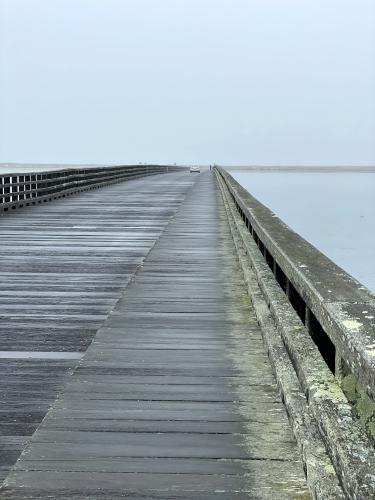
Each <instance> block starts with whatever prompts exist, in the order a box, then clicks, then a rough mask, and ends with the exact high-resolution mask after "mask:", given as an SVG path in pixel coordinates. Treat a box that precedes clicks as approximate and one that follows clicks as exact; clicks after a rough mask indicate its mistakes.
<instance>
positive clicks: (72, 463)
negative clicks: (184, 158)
mask: <svg viewBox="0 0 375 500" xmlns="http://www.w3.org/2000/svg"><path fill="white" fill-rule="evenodd" d="M191 184H194V185H193V186H192V188H191V189H188V188H189V186H190V185H191ZM140 192H142V193H143V194H142V195H141V194H140ZM148 192H149V193H152V196H151V199H150V202H151V205H150V206H149V205H148V203H147V193H148ZM185 194H186V195H187V196H186V198H185V199H183V198H184V196H185ZM140 196H141V200H140V198H139V197H140ZM101 197H102V201H103V203H104V204H105V207H104V208H103V206H99V205H98V199H100V198H101ZM111 197H112V198H113V204H111V201H110V199H111ZM131 199H132V200H133V203H132V202H131V201H129V200H131ZM104 200H105V201H104ZM158 200H162V201H160V205H159V203H158ZM90 201H91V202H92V205H93V206H92V211H91V212H90V209H89V208H87V207H88V203H90ZM153 201H154V203H153ZM157 207H160V208H157ZM135 208H136V210H135ZM129 210H130V212H132V211H133V210H135V212H133V215H130V212H129ZM56 212H58V214H59V216H58V218H59V220H60V221H63V222H60V223H57V222H56ZM174 212H175V216H174V218H173V219H172V220H171V221H170V222H169V224H168V225H166V224H167V221H168V220H169V217H170V215H171V214H173V213H174ZM48 213H49V216H48ZM84 214H86V216H85V217H84ZM157 214H158V215H157ZM38 217H39V218H40V222H38ZM49 217H50V220H49V222H48V223H47V224H49V225H51V224H57V225H58V224H61V223H65V224H73V226H75V230H77V226H78V231H79V232H78V233H76V232H73V233H69V231H67V233H66V234H65V235H64V238H63V240H64V244H63V246H64V247H65V248H66V250H64V251H66V252H68V254H69V251H70V250H69V248H70V246H71V241H72V239H71V238H74V237H75V236H78V234H82V237H78V238H79V239H80V238H81V240H80V241H81V247H80V248H81V252H82V253H81V254H80V255H79V257H78V256H77V255H76V257H75V258H72V259H71V260H70V262H73V261H75V262H76V264H75V265H76V270H75V272H72V268H71V267H70V265H69V268H68V267H64V266H62V267H61V268H60V271H59V276H58V278H59V280H62V281H61V282H60V281H59V280H57V279H56V281H54V278H53V276H54V274H53V273H55V272H56V267H55V261H54V257H53V255H52V254H51V255H49V254H48V255H49V257H48V260H47V262H46V260H45V259H46V252H44V249H43V248H41V247H43V244H42V245H39V241H38V240H39V237H41V238H44V239H43V241H44V242H45V243H44V245H46V243H47V240H48V239H50V238H48V236H46V233H37V231H39V230H40V225H43V223H42V221H43V220H44V221H46V220H48V218H49ZM124 217H125V220H127V219H131V220H132V221H133V223H129V224H126V226H127V230H126V231H124V229H123V221H124ZM154 217H155V219H156V221H155V219H154ZM17 218H19V219H20V220H21V224H22V225H23V226H22V227H24V228H25V227H27V228H28V229H27V231H26V232H27V234H28V236H29V238H30V239H31V241H34V243H33V244H34V245H35V246H36V247H37V248H35V249H34V253H33V254H32V257H30V256H29V257H28V258H29V259H30V261H29V262H30V263H31V262H32V263H33V264H34V266H35V267H34V271H33V272H34V273H35V283H34V282H33V277H32V276H31V275H30V276H28V280H27V283H28V284H30V286H31V287H32V288H31V289H30V288H29V287H26V281H25V280H26V278H25V277H24V276H25V275H26V273H27V271H28V270H29V269H30V268H29V267H28V262H25V263H24V264H20V265H21V271H19V272H20V273H23V274H22V277H21V278H20V279H21V281H20V282H19V283H17V285H18V288H17V290H23V291H24V290H26V291H27V294H26V296H27V297H31V298H32V299H33V300H34V299H35V295H33V294H31V295H29V291H30V290H34V291H35V289H37V290H41V287H40V285H41V283H42V281H41V280H42V278H41V277H40V276H39V272H40V266H41V265H43V268H44V264H46V265H47V266H49V271H48V272H49V273H51V275H50V276H49V281H48V285H47V290H46V291H49V292H52V291H53V290H55V289H54V288H53V287H54V286H56V282H57V283H59V282H60V283H62V286H61V289H60V291H61V292H63V293H62V294H60V295H58V296H56V299H55V300H54V301H52V303H53V304H55V306H56V307H55V309H54V312H53V313H52V312H48V313H47V318H48V319H46V321H47V323H46V327H45V329H42V330H39V329H38V328H39V327H38V321H40V322H42V323H43V321H44V318H45V316H44V314H45V311H46V310H47V311H49V308H48V307H46V308H45V309H44V308H43V307H39V306H38V307H39V309H38V307H37V308H36V310H37V311H38V312H37V313H36V314H37V318H35V319H36V320H37V321H36V325H34V323H32V321H31V323H30V322H29V319H31V320H32V319H33V318H29V317H28V318H21V319H19V320H17V318H16V320H15V321H16V323H14V329H13V332H14V333H13V336H14V339H15V341H14V342H13V341H12V337H11V336H7V333H6V332H7V329H6V328H4V327H3V330H2V339H1V342H2V345H4V342H5V343H6V342H8V344H7V347H6V349H9V348H13V346H16V347H15V348H14V349H16V350H18V351H21V350H25V349H28V350H30V349H32V348H33V346H34V344H33V342H32V340H30V339H37V340H36V344H35V346H37V347H35V349H36V350H40V351H42V350H44V351H45V350H47V349H46V347H45V346H46V345H48V346H50V347H51V348H52V347H53V346H54V345H56V346H57V345H59V349H60V350H64V351H66V350H68V349H66V345H69V350H70V351H71V352H76V351H80V350H81V351H82V350H83V349H85V348H86V346H87V345H88V343H89V342H90V340H91V339H92V337H93V335H94V330H96V329H97V328H98V327H99V323H100V324H101V325H102V326H100V327H99V330H98V331H97V333H96V335H95V337H94V340H93V342H92V343H91V345H90V346H89V347H88V349H87V351H86V354H85V356H84V357H83V359H82V360H81V362H80V364H79V366H78V368H76V369H75V371H74V373H73V375H72V376H69V371H68V370H69V368H70V367H72V366H74V364H76V363H77V361H75V362H74V361H72V360H53V361H51V360H43V361H41V360H34V361H30V360H23V361H22V360H21V361H20V360H17V361H14V360H8V359H3V360H1V362H0V364H1V366H2V373H6V372H7V373H9V375H8V376H7V378H5V379H4V377H3V379H2V382H1V384H2V390H3V392H4V393H5V396H4V399H3V401H4V402H3V408H5V409H6V408H7V405H8V406H9V403H10V402H12V405H11V406H12V408H13V409H14V412H15V414H14V415H15V416H16V417H15V419H17V418H19V421H18V422H17V425H19V426H20V428H21V429H22V426H25V428H26V427H27V429H28V430H29V431H30V432H33V431H34V429H35V428H36V426H37V424H38V423H39V421H40V418H41V416H42V415H44V413H45V412H46V410H47V407H48V405H49V404H50V403H51V399H52V398H53V399H54V397H55V396H56V394H57V393H58V392H59V393H60V395H59V398H58V399H57V401H56V402H55V404H54V405H53V407H52V408H51V409H50V410H49V411H48V413H47V415H46V417H45V419H44V420H43V422H42V423H41V424H40V425H39V427H38V429H37V430H36V432H34V434H33V437H32V440H31V443H30V444H29V445H28V446H27V447H26V449H25V451H24V453H23V454H22V456H21V458H20V459H19V460H18V462H17V464H16V466H15V468H14V469H13V471H12V472H11V473H10V474H9V475H8V476H7V478H6V481H5V483H4V486H3V488H2V490H1V491H0V498H4V499H5V498H6V499H21V498H22V499H26V498H30V499H31V498H51V497H52V498H66V499H68V498H69V499H83V498H90V499H104V498H105V499H117V498H129V499H141V498H143V499H145V498H149V499H172V498H176V499H177V498H179V499H190V498H197V499H201V500H202V499H207V500H208V499H213V498H215V499H216V498H220V499H225V500H230V499H241V500H242V499H245V498H246V499H247V498H254V499H258V498H259V499H268V498H273V499H275V498H277V499H284V498H285V499H286V498H301V499H302V498H309V495H308V493H307V489H306V484H305V479H304V474H303V471H302V466H301V463H300V461H299V457H298V452H297V447H296V444H295V441H294V439H293V436H292V433H291V430H290V427H289V423H288V419H287V416H286V413H285V410H284V407H283V405H282V403H281V401H280V399H279V396H278V393H277V388H276V384H275V380H274V377H273V374H272V372H271V368H270V365H269V362H268V358H267V355H266V352H265V350H264V347H263V343H262V337H261V332H260V330H259V327H258V324H257V322H256V319H255V316H254V313H253V311H252V309H251V304H250V301H249V298H248V296H247V294H246V288H245V286H244V283H243V281H242V276H241V273H240V270H239V266H238V262H237V256H236V254H235V250H234V247H233V244H232V241H231V239H230V233H229V229H228V226H227V222H226V216H225V213H224V208H223V205H222V201H221V199H220V195H219V193H218V190H217V187H216V184H215V181H214V179H213V177H212V176H211V174H210V173H206V174H202V175H200V176H196V177H193V176H191V175H189V174H185V173H182V174H167V175H163V176H158V177H157V178H152V177H150V178H147V179H145V180H138V181H132V182H130V183H125V184H119V185H117V186H115V187H112V188H106V189H105V190H101V191H97V192H93V193H90V194H84V195H80V196H77V197H75V198H72V199H71V200H69V201H62V202H56V203H53V204H50V205H48V206H45V207H43V208H38V209H30V210H29V211H26V210H25V211H24V212H22V214H21V212H20V214H12V216H11V217H6V218H4V219H2V220H1V221H0V226H3V224H5V225H6V226H7V227H8V230H9V231H11V229H10V228H11V227H16V225H14V221H17V220H18V219H17ZM28 219H29V222H28ZM77 219H79V221H77ZM83 219H85V220H83ZM31 220H32V221H33V224H34V225H36V226H37V227H31V225H30V221H31ZM52 220H53V222H52ZM94 220H95V223H94ZM142 220H143V221H145V222H144V224H145V226H147V230H146V235H147V237H146V240H147V241H145V231H144V230H142V229H141V230H139V224H137V222H136V221H142ZM64 221H65V222H64ZM116 221H117V222H116ZM12 223H13V224H12ZM154 223H155V225H154ZM91 225H95V227H99V226H100V227H101V228H102V230H101V231H99V232H98V233H96V232H95V231H94V232H93V234H91V235H90V236H89V237H88V238H85V235H87V233H86V231H90V229H88V228H87V227H86V229H85V228H84V227H82V226H91ZM142 225H143V223H141V226H142ZM131 226H132V227H131ZM64 227H66V226H64ZM79 227H80V229H79ZM143 227H144V226H143ZM38 228H39V229H38ZM110 228H112V229H110ZM164 228H165V230H164V232H162V230H163V229H164ZM64 231H65V229H64ZM106 231H109V232H110V233H111V236H109V235H108V234H107V236H106V237H104V236H103V233H105V232H106ZM151 233H152V234H151ZM12 234H13V233H12ZM37 234H39V235H41V236H36V235H37ZM140 234H141V235H143V237H142V236H140ZM47 235H48V233H47ZM137 235H138V237H137ZM159 235H161V236H160V238H159V239H158V236H159ZM19 236H20V238H19V239H18V240H17V239H16V240H15V242H14V244H13V248H14V249H15V251H17V249H20V248H21V247H20V246H19V242H20V241H21V235H19ZM24 237H25V235H24V234H23V238H24ZM14 238H15V237H14ZM103 240H104V241H103ZM155 240H157V241H156V244H155V246H154V247H153V248H152V250H151V252H150V253H149V254H148V255H147V253H148V250H149V249H150V247H151V246H152V244H153V242H154V241H155ZM60 243H61V242H60ZM103 243H104V247H105V249H104V248H103ZM97 246H99V247H100V248H101V249H102V250H101V252H102V253H101V254H100V257H101V258H97V256H96V253H95V252H96V251H95V250H94V248H96V247H97ZM113 246H114V247H115V248H116V250H115V251H111V249H112V250H113ZM49 248H50V247H49ZM135 249H136V250H135ZM24 250H25V251H26V253H27V252H28V251H31V250H30V248H29V246H27V245H25V247H24ZM20 251H21V250H20ZM39 251H40V252H41V254H40V258H37V257H36V255H37V254H38V252H39ZM60 251H62V250H61V248H60ZM134 251H135V254H133V253H132V252H134ZM15 255H16V254H15ZM27 255H29V254H27ZM146 255H147V258H146V260H145V262H144V265H143V266H142V267H141V268H139V269H138V270H137V272H136V275H135V277H134V279H133V280H132V281H131V282H130V283H129V284H128V286H127V287H126V289H125V291H124V292H123V294H122V296H121V298H120V300H119V301H118V302H117V304H116V306H115V308H114V310H113V311H112V312H111V314H109V312H110V310H111V307H112V306H113V304H114V302H115V300H116V299H117V298H118V297H119V294H120V293H121V290H123V289H124V287H125V286H126V283H127V281H129V276H131V275H132V274H133V273H134V272H135V270H136V269H137V265H138V264H139V263H140V261H141V259H142V258H143V257H145V256H146ZM20 260H22V259H21V258H20ZM7 265H9V266H10V267H12V264H11V263H10V264H7ZM22 266H23V267H22ZM38 266H39V267H38ZM86 266H88V267H86ZM84 270H86V273H84V274H85V278H84V280H83V282H82V281H79V278H78V276H80V275H81V273H82V272H83V271H84ZM10 271H11V269H10V268H9V269H8V270H7V271H6V272H5V273H4V274H2V275H1V276H2V279H3V280H4V282H5V283H9V279H10V278H9V273H10ZM13 271H14V269H13ZM30 272H32V271H30ZM48 272H46V271H44V273H42V274H43V275H44V274H48ZM90 273H91V274H90ZM69 274H73V276H72V275H71V276H69ZM76 277H77V280H78V284H77V283H76ZM98 278H99V279H98ZM76 284H77V288H76ZM34 285H35V286H34ZM38 285H39V286H38ZM72 285H73V286H72ZM8 286H9V288H10V290H11V291H12V290H13V289H12V288H11V285H8ZM64 286H66V288H64ZM70 292H74V293H75V292H77V293H75V295H74V296H73V294H70ZM89 292H92V295H91V294H90V293H89ZM103 292H104V295H103ZM87 294H88V295H87ZM16 295H17V294H16ZM44 296H45V295H44ZM40 297H42V296H40ZM53 297H55V296H54V295H53V294H52V293H51V295H48V294H47V299H49V298H53ZM74 297H76V298H74ZM84 297H87V299H89V298H94V299H95V300H94V301H93V303H91V302H90V301H85V300H84ZM60 299H61V300H62V302H60ZM102 299H106V300H107V301H104V302H103V301H102ZM25 300H26V301H27V299H25V296H24V295H22V294H21V298H19V299H16V300H15V303H18V304H19V305H20V307H21V306H22V304H24V303H25ZM65 300H67V302H66V303H65V302H64V301H65ZM18 301H19V302H18ZM76 301H77V302H76ZM33 303H34V302H32V304H33ZM48 303H49V302H48V300H47V301H46V302H43V299H42V298H40V299H39V302H38V304H45V305H48ZM60 304H64V307H63V308H62V310H63V311H64V312H61V311H60V310H59V311H60V312H59V313H57V312H56V310H57V309H58V307H57V306H59V305H60ZM89 304H91V305H92V307H89ZM74 305H78V306H79V307H80V308H81V309H80V313H79V314H77V316H78V317H72V311H73V310H74V307H72V306H74ZM2 307H4V302H3V301H2ZM30 307H31V309H32V310H33V307H32V306H31V305H30ZM23 308H25V306H23ZM85 308H87V310H89V311H90V313H84V312H83V310H84V309H85ZM30 314H31V313H30ZM58 314H62V315H63V318H61V319H62V321H60V322H59V325H58V324H57V321H58V320H59V317H58ZM73 314H75V313H73ZM91 314H92V315H93V316H94V317H93V318H92V317H91ZM105 318H107V319H106V320H105ZM86 319H87V321H86ZM90 320H91V321H90ZM104 320H105V322H104V324H103V321H104ZM12 321H13V320H12V317H10V318H9V319H8V320H7V324H8V325H10V327H11V328H13V327H12V325H13V322H12ZM17 321H19V323H20V324H21V325H23V326H21V330H22V332H23V334H21V333H20V334H19V338H18V336H17V332H18V331H19V330H18V328H17ZM22 321H23V323H22ZM66 324H68V325H70V326H69V328H65V325H66ZM27 325H30V326H31V332H30V331H29V330H28V327H27ZM87 326H89V328H88V333H84V332H85V331H86V330H87ZM60 327H61V328H62V332H59V328H60ZM22 328H23V329H22ZM33 328H34V329H33ZM49 328H50V329H51V330H48V329H49ZM85 329H86V330H85ZM48 332H49V333H48ZM60 333H61V335H60ZM64 336H65V338H66V339H67V341H66V342H67V343H66V344H65V340H64V338H63V337H64ZM53 337H56V338H57V339H58V340H56V342H57V343H56V344H54V342H53V340H52V338H53ZM59 337H60V338H59ZM3 339H5V340H4V341H3ZM8 339H9V340H8ZM48 339H51V341H50V343H48V342H49V340H48ZM23 342H26V343H27V347H26V345H25V344H24V343H23ZM1 349H3V350H6V349H4V348H3V347H2V348H1ZM53 349H54V350H57V349H56V348H55V347H53ZM17 363H18V364H17ZM60 363H62V364H61V365H60ZM9 370H10V371H9ZM61 373H63V374H64V376H62V375H61ZM29 379H30V380H29ZM46 380H48V383H47V385H46V387H44V384H45V381H46ZM7 381H8V382H7ZM7 383H9V384H13V386H12V387H15V391H16V392H15V393H12V398H13V399H12V398H11V399H9V398H8V396H7V393H6V391H7V389H8V388H9V385H6V384H7ZM30 383H31V384H32V385H31V386H30V385H29V384H30ZM49 384H50V385H49ZM62 387H63V389H62V390H61V388H62ZM60 390H61V391H60ZM29 394H31V396H30V397H31V400H30V402H29V400H28V399H26V400H24V402H20V399H21V398H22V397H26V398H28V397H29V396H28V395H29ZM7 398H8V399H7ZM17 398H18V399H17ZM24 404H25V405H26V406H25V407H24V406H23V405H24ZM28 405H29V406H28ZM4 411H5V413H3V416H2V419H3V420H4V415H7V413H6V411H7V410H3V412H4ZM34 411H35V412H36V413H37V416H36V417H35V416H34V413H33V412H34ZM17 412H18V413H17ZM38 412H39V413H38ZM14 415H13V417H14ZM20 415H21V416H22V418H21V417H20ZM13 417H12V415H10V416H9V417H8V418H9V421H6V422H5V424H4V425H3V426H2V427H1V430H2V433H3V434H4V429H6V428H7V427H6V426H7V425H8V426H10V427H8V428H12V424H11V422H10V421H11V420H12V418H13ZM6 418H7V417H6ZM6 418H5V420H6ZM14 425H16V424H14ZM14 434H16V432H14V433H13V435H14ZM8 440H10V433H9V432H8ZM10 441H11V440H10ZM20 447H21V445H20V446H19V448H18V449H20Z"/></svg>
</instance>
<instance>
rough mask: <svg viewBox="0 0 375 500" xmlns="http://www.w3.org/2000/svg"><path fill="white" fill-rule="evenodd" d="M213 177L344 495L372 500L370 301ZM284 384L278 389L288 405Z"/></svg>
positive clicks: (373, 334)
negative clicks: (217, 182)
mask: <svg viewBox="0 0 375 500" xmlns="http://www.w3.org/2000/svg"><path fill="white" fill-rule="evenodd" d="M216 175H217V177H218V181H219V185H220V187H221V190H222V192H223V196H224V198H225V200H226V204H227V207H228V212H229V213H230V214H231V217H232V219H233V220H232V226H233V227H234V228H235V235H234V239H235V241H239V242H240V253H241V252H242V253H244V254H245V255H241V257H240V262H242V267H243V268H244V266H245V268H246V266H248V269H249V271H248V272H247V270H246V269H245V272H244V274H245V276H246V275H247V274H249V273H250V275H251V276H254V279H255V281H256V282H257V286H258V287H259V290H260V292H261V294H262V295H263V297H264V300H265V303H266V304H267V306H268V311H269V314H270V315H271V317H272V318H273V321H274V324H275V328H276V329H275V331H277V332H278V335H279V336H280V339H281V344H280V345H281V346H283V348H284V349H285V350H286V352H287V355H288V356H289V359H290V366H291V367H292V370H293V372H294V373H295V374H296V375H297V378H298V383H299V386H300V388H301V391H302V393H301V394H304V395H305V396H304V397H305V398H306V401H305V408H306V411H307V412H309V413H311V415H312V417H313V418H314V419H315V422H316V425H317V428H318V429H319V433H320V434H321V436H322V439H323V442H324V445H325V447H326V449H327V452H328V454H329V456H330V458H331V460H332V463H333V465H334V467H335V470H336V472H337V476H338V478H339V480H340V483H341V484H342V487H343V490H344V492H345V494H346V496H347V498H356V499H359V498H361V499H367V498H375V475H374V474H373V471H374V470H375V450H374V442H375V403H374V400H375V329H374V325H375V296H374V294H373V293H371V292H370V291H369V290H368V289H367V288H366V287H364V286H363V285H362V284H361V283H359V282H358V281H357V280H356V279H354V278H353V277H352V276H350V275H349V274H348V273H346V272H345V271H344V270H343V269H341V268H340V267H338V266H337V265H336V264H335V263H334V262H332V261H331V260H330V259H328V258H327V257H326V256H325V255H323V254H322V253H321V252H320V251H319V250H317V249H316V248H315V247H314V246H312V245H311V244H310V243H308V242H307V241H306V240H304V239H303V238H302V237H301V236H299V235H298V234H297V233H295V232H294V231H293V230H292V229H291V228H289V227H288V226H287V225H286V224H284V223H283V222H282V221H281V220H280V219H279V218H278V217H276V216H275V214H274V213H272V212H271V211H270V210H269V209H268V208H267V207H265V206H264V205H263V204H262V203H260V202H259V201H258V200H256V199H255V198H254V197H253V196H252V195H251V194H250V193H249V192H248V191H246V190H245V189H244V188H243V187H242V186H241V185H240V184H239V183H238V182H237V181H236V180H235V179H234V178H233V177H232V176H231V175H230V174H229V173H228V172H226V171H225V170H224V169H222V168H219V167H217V168H216ZM295 208H296V210H298V209H299V208H298V206H296V207H295ZM301 217H303V214H301ZM250 280H251V279H250ZM271 343H272V341H271ZM276 364H277V354H276ZM275 371H276V372H277V369H276V370H275ZM277 375H278V378H279V381H280V380H281V379H282V378H283V374H282V372H280V373H279V374H278V373H277ZM285 380H286V379H285V378H284V381H285ZM288 383H289V382H288V381H287V382H286V384H285V386H284V387H283V383H281V384H279V385H281V392H282V393H284V395H283V398H284V400H287V401H289V402H290V401H293V394H287V392H288V388H287V387H286V386H287V385H288ZM297 390H299V389H298V388H297ZM292 406H293V404H292V405H291V406H290V407H289V409H288V412H289V414H290V415H291V418H292V420H293V418H294V420H297V419H298V418H299V417H298V414H297V413H296V412H295V411H294V410H295V409H293V407H292ZM299 408H301V407H299ZM293 415H294V417H293ZM294 423H295V422H294ZM294 428H295V434H297V436H296V437H297V440H298V439H299V440H300V445H301V448H302V452H303V453H305V450H306V447H307V446H308V445H307V444H306V440H305V442H304V438H303V437H301V435H299V437H298V433H299V430H298V425H297V426H295V427H294Z"/></svg>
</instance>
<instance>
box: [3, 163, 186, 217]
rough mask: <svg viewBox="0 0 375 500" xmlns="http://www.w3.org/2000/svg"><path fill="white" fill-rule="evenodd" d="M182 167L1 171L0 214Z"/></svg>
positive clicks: (143, 166)
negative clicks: (6, 172)
mask: <svg viewBox="0 0 375 500" xmlns="http://www.w3.org/2000/svg"><path fill="white" fill-rule="evenodd" d="M178 168H179V167H173V166H164V165H134V166H113V167H92V168H67V169H63V170H51V171H48V172H24V173H10V174H0V213H3V212H5V211H7V210H9V209H10V208H12V209H15V208H18V207H23V206H29V205H35V204H36V203H42V202H47V201H51V200H54V199H57V198H62V197H65V196H69V195H71V194H73V193H77V192H80V191H86V190H89V189H94V188H98V187H101V186H106V185H109V184H113V183H116V182H121V181H126V180H131V179H136V178H138V177H143V176H146V175H155V174H162V173H167V172H172V171H175V170H176V169H178Z"/></svg>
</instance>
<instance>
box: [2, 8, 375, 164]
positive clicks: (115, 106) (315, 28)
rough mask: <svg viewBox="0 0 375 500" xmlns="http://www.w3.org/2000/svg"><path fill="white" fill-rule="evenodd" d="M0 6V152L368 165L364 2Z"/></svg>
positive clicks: (373, 99)
mask: <svg viewBox="0 0 375 500" xmlns="http://www.w3.org/2000/svg"><path fill="white" fill-rule="evenodd" d="M0 6H1V7H0V19H1V20H0V23H1V24H0V30H1V34H0V37H1V38H0V43H1V45H0V161H3V162H7V161H19V162H77V163H79V162H81V163H91V162H95V163H102V162H114V163H120V162H123V163H130V162H139V161H142V162H143V161H146V162H184V163H209V162H217V163H224V164H347V165H348V164H367V165H369V164H375V1H374V0H0Z"/></svg>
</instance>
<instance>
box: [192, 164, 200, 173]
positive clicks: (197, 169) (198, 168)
mask: <svg viewBox="0 0 375 500" xmlns="http://www.w3.org/2000/svg"><path fill="white" fill-rule="evenodd" d="M200 171H201V169H200V167H195V166H191V167H190V173H193V172H198V174H199V172H200Z"/></svg>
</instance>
